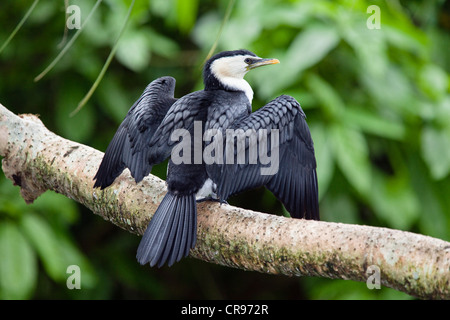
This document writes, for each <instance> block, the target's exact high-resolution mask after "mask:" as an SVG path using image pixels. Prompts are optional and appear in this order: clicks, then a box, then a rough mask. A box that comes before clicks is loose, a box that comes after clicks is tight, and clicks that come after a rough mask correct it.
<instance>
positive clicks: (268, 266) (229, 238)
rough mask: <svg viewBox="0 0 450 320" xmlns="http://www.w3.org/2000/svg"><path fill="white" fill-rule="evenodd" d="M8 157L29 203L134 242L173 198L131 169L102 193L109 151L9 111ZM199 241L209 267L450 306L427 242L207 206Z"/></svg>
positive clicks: (449, 263)
mask: <svg viewBox="0 0 450 320" xmlns="http://www.w3.org/2000/svg"><path fill="white" fill-rule="evenodd" d="M0 155H1V156H3V157H4V159H3V161H2V169H3V172H4V174H5V175H6V177H8V178H9V179H11V180H12V181H13V183H14V184H15V185H18V186H20V192H21V194H22V197H23V198H24V200H25V201H26V202H27V203H32V202H33V201H34V200H35V199H36V198H37V197H38V196H39V195H40V194H42V193H43V192H45V191H46V190H53V191H56V192H58V193H61V194H63V195H65V196H67V197H69V198H71V199H73V200H75V201H77V202H79V203H82V204H83V205H85V206H86V207H87V208H89V209H90V210H92V212H94V213H95V214H97V215H100V216H102V217H103V218H104V219H105V220H109V221H111V222H112V223H114V224H115V225H117V226H119V227H121V228H123V229H125V230H127V231H129V232H133V233H135V234H143V232H144V231H145V228H146V226H147V224H148V221H149V220H150V218H151V216H152V214H153V213H154V212H155V210H156V208H157V206H158V205H159V203H160V201H161V200H162V198H163V196H164V194H165V192H166V189H165V183H164V181H162V180H160V179H159V178H157V177H154V176H152V175H149V176H148V177H146V178H145V179H144V180H143V181H142V182H141V183H139V184H136V183H135V182H134V180H133V179H132V178H131V176H130V175H129V172H128V170H125V172H124V173H123V174H122V175H121V176H120V177H119V178H118V179H116V181H115V183H114V184H113V185H112V186H111V187H109V188H107V189H105V190H102V191H101V190H99V189H95V190H94V189H93V180H92V178H93V176H94V175H95V173H96V171H97V168H98V166H99V164H100V161H101V159H102V157H103V153H102V152H100V151H97V150H95V149H93V148H90V147H88V146H85V145H82V144H79V143H76V142H73V141H69V140H66V139H64V138H61V137H59V136H57V135H55V134H54V133H52V132H50V131H49V130H48V129H47V128H46V127H45V126H44V125H43V123H42V122H41V121H40V120H39V119H38V118H37V117H36V116H34V115H19V116H17V115H15V114H13V113H12V112H10V111H9V110H7V109H6V108H5V107H4V106H2V105H1V104H0ZM197 237H198V240H197V245H196V247H195V249H193V250H192V251H191V254H190V255H191V256H192V257H195V258H198V259H202V260H204V261H208V262H213V263H217V264H221V265H225V266H230V267H234V268H239V269H244V270H253V271H258V272H263V273H270V274H283V275H287V276H304V275H308V276H318V277H326V278H336V279H349V280H355V281H363V282H365V281H367V280H368V279H369V280H370V279H371V277H372V278H373V279H377V278H379V279H380V281H381V285H384V286H387V287H391V288H394V289H397V290H399V291H403V292H406V293H408V294H410V295H412V296H415V297H418V298H424V299H450V243H449V242H446V241H443V240H440V239H436V238H432V237H428V236H424V235H420V234H414V233H410V232H404V231H400V230H393V229H387V228H378V227H370V226H361V225H349V224H342V223H330V222H324V221H307V220H298V219H289V218H285V217H279V216H274V215H269V214H264V213H260V212H253V211H250V210H244V209H241V208H236V207H232V206H229V205H220V204H218V203H212V202H204V203H199V204H198V231H197ZM378 271H379V277H378V276H377V274H376V273H377V272H378Z"/></svg>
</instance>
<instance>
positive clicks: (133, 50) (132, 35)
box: [116, 30, 151, 72]
mask: <svg viewBox="0 0 450 320" xmlns="http://www.w3.org/2000/svg"><path fill="white" fill-rule="evenodd" d="M150 53H151V50H150V42H149V41H148V35H147V33H146V32H142V31H138V30H132V31H130V32H126V33H125V34H124V35H123V36H122V38H121V39H120V45H119V47H118V48H117V52H116V57H117V60H119V61H120V63H122V64H123V65H124V66H126V67H127V68H129V69H131V70H133V71H135V72H141V71H143V70H144V69H145V68H146V67H147V66H148V63H149V61H150Z"/></svg>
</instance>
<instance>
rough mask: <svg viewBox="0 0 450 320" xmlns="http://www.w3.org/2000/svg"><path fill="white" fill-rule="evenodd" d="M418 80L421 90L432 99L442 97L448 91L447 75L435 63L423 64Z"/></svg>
mask: <svg viewBox="0 0 450 320" xmlns="http://www.w3.org/2000/svg"><path fill="white" fill-rule="evenodd" d="M418 80H419V84H420V86H421V88H422V90H423V91H424V92H425V93H426V94H427V95H428V96H429V97H430V98H432V99H433V100H439V99H442V98H443V97H444V96H445V94H446V93H447V91H448V86H449V77H448V75H447V73H446V72H445V71H444V70H442V69H441V68H440V67H438V66H437V65H434V64H427V65H425V66H423V67H422V69H421V70H420V74H419V79H418Z"/></svg>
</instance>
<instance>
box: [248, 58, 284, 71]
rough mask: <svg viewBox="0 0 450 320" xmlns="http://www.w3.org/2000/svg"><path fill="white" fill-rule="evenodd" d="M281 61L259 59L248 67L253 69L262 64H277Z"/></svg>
mask: <svg viewBox="0 0 450 320" xmlns="http://www.w3.org/2000/svg"><path fill="white" fill-rule="evenodd" d="M277 63H280V60H278V59H259V60H256V61H255V62H253V63H252V64H250V65H248V67H247V69H248V70H252V69H255V68H258V67H262V66H268V65H269V64H277Z"/></svg>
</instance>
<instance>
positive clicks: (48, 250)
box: [20, 212, 67, 281]
mask: <svg viewBox="0 0 450 320" xmlns="http://www.w3.org/2000/svg"><path fill="white" fill-rule="evenodd" d="M20 226H21V228H22V230H23V232H24V234H25V235H26V236H27V238H28V239H29V240H30V243H31V244H32V246H33V247H34V248H35V250H36V252H37V253H38V255H39V257H40V259H41V261H42V262H43V265H44V268H45V270H46V271H47V274H48V275H49V276H50V277H51V278H52V279H53V280H55V281H62V280H63V279H65V277H66V268H67V265H65V264H64V261H63V259H62V252H61V250H60V249H61V248H60V246H59V239H58V237H57V236H56V234H55V233H54V231H53V230H52V228H51V227H50V226H49V224H48V223H47V221H45V220H44V219H43V218H42V217H40V216H39V215H37V214H34V213H31V212H29V213H27V214H25V215H24V216H23V218H22V219H21V222H20Z"/></svg>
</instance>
